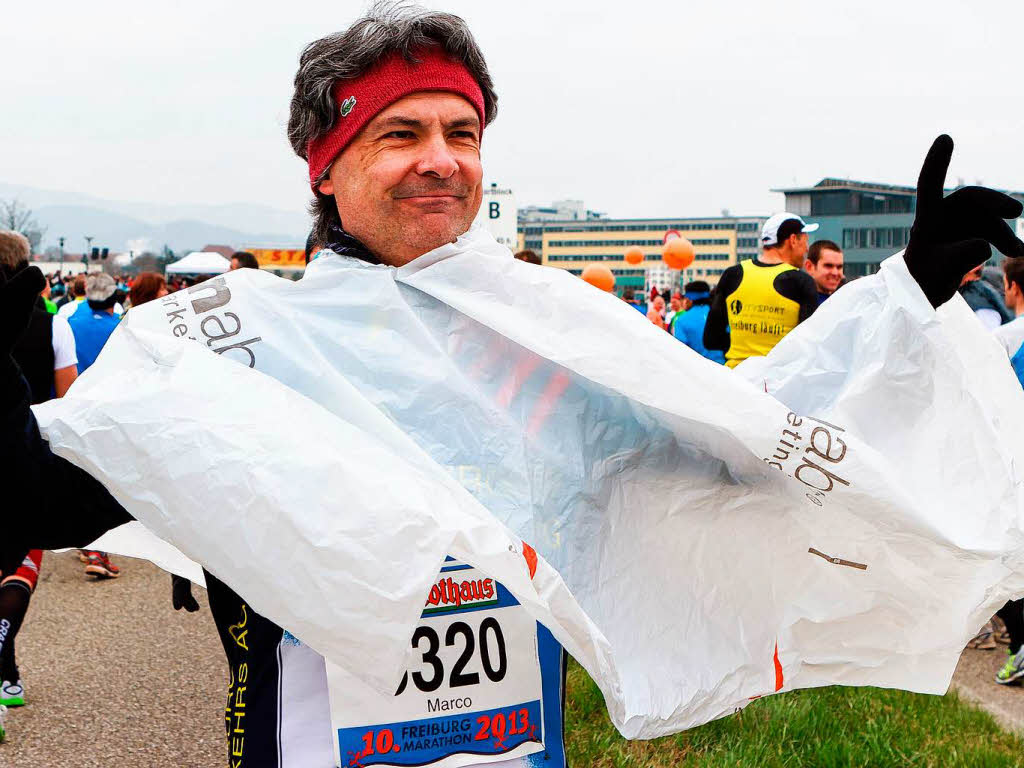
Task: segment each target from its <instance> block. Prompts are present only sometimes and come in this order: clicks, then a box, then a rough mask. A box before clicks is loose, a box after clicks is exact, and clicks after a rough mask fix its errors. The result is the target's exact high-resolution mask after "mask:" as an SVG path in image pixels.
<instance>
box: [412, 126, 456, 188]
mask: <svg viewBox="0 0 1024 768" xmlns="http://www.w3.org/2000/svg"><path fill="white" fill-rule="evenodd" d="M458 170H459V163H458V160H456V159H455V155H454V154H453V153H452V151H451V148H450V147H449V146H448V143H447V142H446V141H445V140H444V136H442V135H437V136H431V137H430V138H429V139H428V140H427V141H425V142H423V145H422V150H421V153H420V157H419V160H418V162H417V163H416V172H417V173H418V174H420V175H421V176H435V177H437V178H439V179H447V178H450V177H451V176H453V175H455V173H456V172H457V171H458Z"/></svg>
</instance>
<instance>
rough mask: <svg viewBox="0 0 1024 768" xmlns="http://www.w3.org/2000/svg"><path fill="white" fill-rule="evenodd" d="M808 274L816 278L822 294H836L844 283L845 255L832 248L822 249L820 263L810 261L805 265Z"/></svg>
mask: <svg viewBox="0 0 1024 768" xmlns="http://www.w3.org/2000/svg"><path fill="white" fill-rule="evenodd" d="M804 267H805V268H806V270H807V273H808V274H810V276H811V277H813V278H814V282H815V283H817V285H818V291H819V292H820V293H829V294H830V293H834V292H835V290H836V289H837V288H838V287H839V284H840V283H841V282H843V254H842V253H841V252H839V251H833V250H832V249H831V248H822V249H821V253H820V254H819V256H818V263H817V264H815V263H814V262H812V261H811V260H810V259H808V260H807V261H806V262H805V263H804Z"/></svg>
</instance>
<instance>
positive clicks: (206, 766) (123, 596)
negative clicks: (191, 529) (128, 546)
mask: <svg viewBox="0 0 1024 768" xmlns="http://www.w3.org/2000/svg"><path fill="white" fill-rule="evenodd" d="M114 562H115V563H117V564H118V565H120V566H121V568H122V574H121V577H120V578H118V579H115V580H111V581H104V582H96V581H93V580H92V579H91V577H86V576H85V575H84V571H83V569H84V566H83V565H82V564H81V563H80V562H79V561H78V557H77V555H75V554H73V553H67V554H61V555H54V554H52V553H47V554H46V555H45V556H44V558H43V570H42V576H41V578H40V583H39V587H38V588H37V590H36V594H35V595H34V596H33V598H32V604H31V606H30V607H29V613H28V617H27V618H26V620H25V625H24V627H23V628H22V631H21V632H20V633H19V635H18V640H17V649H18V664H19V666H20V667H21V674H22V679H23V681H24V683H25V691H26V695H27V699H28V705H27V706H25V707H23V708H19V709H13V710H9V711H8V714H7V721H6V725H7V732H8V736H7V742H6V743H4V744H0V766H3V768H7V767H8V766H11V767H12V768H14V767H15V766H16V767H17V768H21V766H26V767H33V768H50V767H51V766H53V767H56V766H73V765H89V766H117V768H142V767H143V766H145V767H146V768H193V767H195V766H202V767H203V768H223V766H226V765H227V748H226V742H225V736H224V725H223V723H224V719H223V718H224V715H223V712H224V702H225V696H226V693H227V689H226V686H227V666H226V663H225V661H224V652H223V650H222V649H221V645H220V640H219V639H218V637H217V631H216V629H215V627H214V625H213V620H212V619H211V617H210V609H209V607H208V605H207V603H206V593H205V590H202V589H195V590H194V592H195V593H196V597H197V599H198V600H199V602H200V604H201V605H202V608H201V609H200V611H199V612H198V613H192V614H186V613H184V612H176V611H175V610H174V608H173V607H172V606H171V581H170V576H168V575H167V574H166V573H164V572H163V571H160V570H159V569H157V568H156V567H155V566H153V565H150V564H149V563H147V562H144V561H139V560H129V559H127V558H116V557H115V558H114Z"/></svg>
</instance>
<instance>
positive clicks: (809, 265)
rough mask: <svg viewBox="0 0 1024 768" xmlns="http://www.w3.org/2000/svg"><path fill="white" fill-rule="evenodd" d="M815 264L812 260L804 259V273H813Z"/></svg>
mask: <svg viewBox="0 0 1024 768" xmlns="http://www.w3.org/2000/svg"><path fill="white" fill-rule="evenodd" d="M813 271H814V262H813V261H811V260H810V259H804V272H813Z"/></svg>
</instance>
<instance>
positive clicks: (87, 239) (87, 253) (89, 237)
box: [82, 235, 93, 273]
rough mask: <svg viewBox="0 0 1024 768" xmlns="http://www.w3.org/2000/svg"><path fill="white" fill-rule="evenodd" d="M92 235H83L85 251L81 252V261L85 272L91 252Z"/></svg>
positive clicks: (87, 268) (87, 269)
mask: <svg viewBox="0 0 1024 768" xmlns="http://www.w3.org/2000/svg"><path fill="white" fill-rule="evenodd" d="M92 239H93V236H92V235H86V236H85V253H84V254H82V263H83V264H85V271H86V273H88V272H89V256H90V255H91V253H92Z"/></svg>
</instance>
